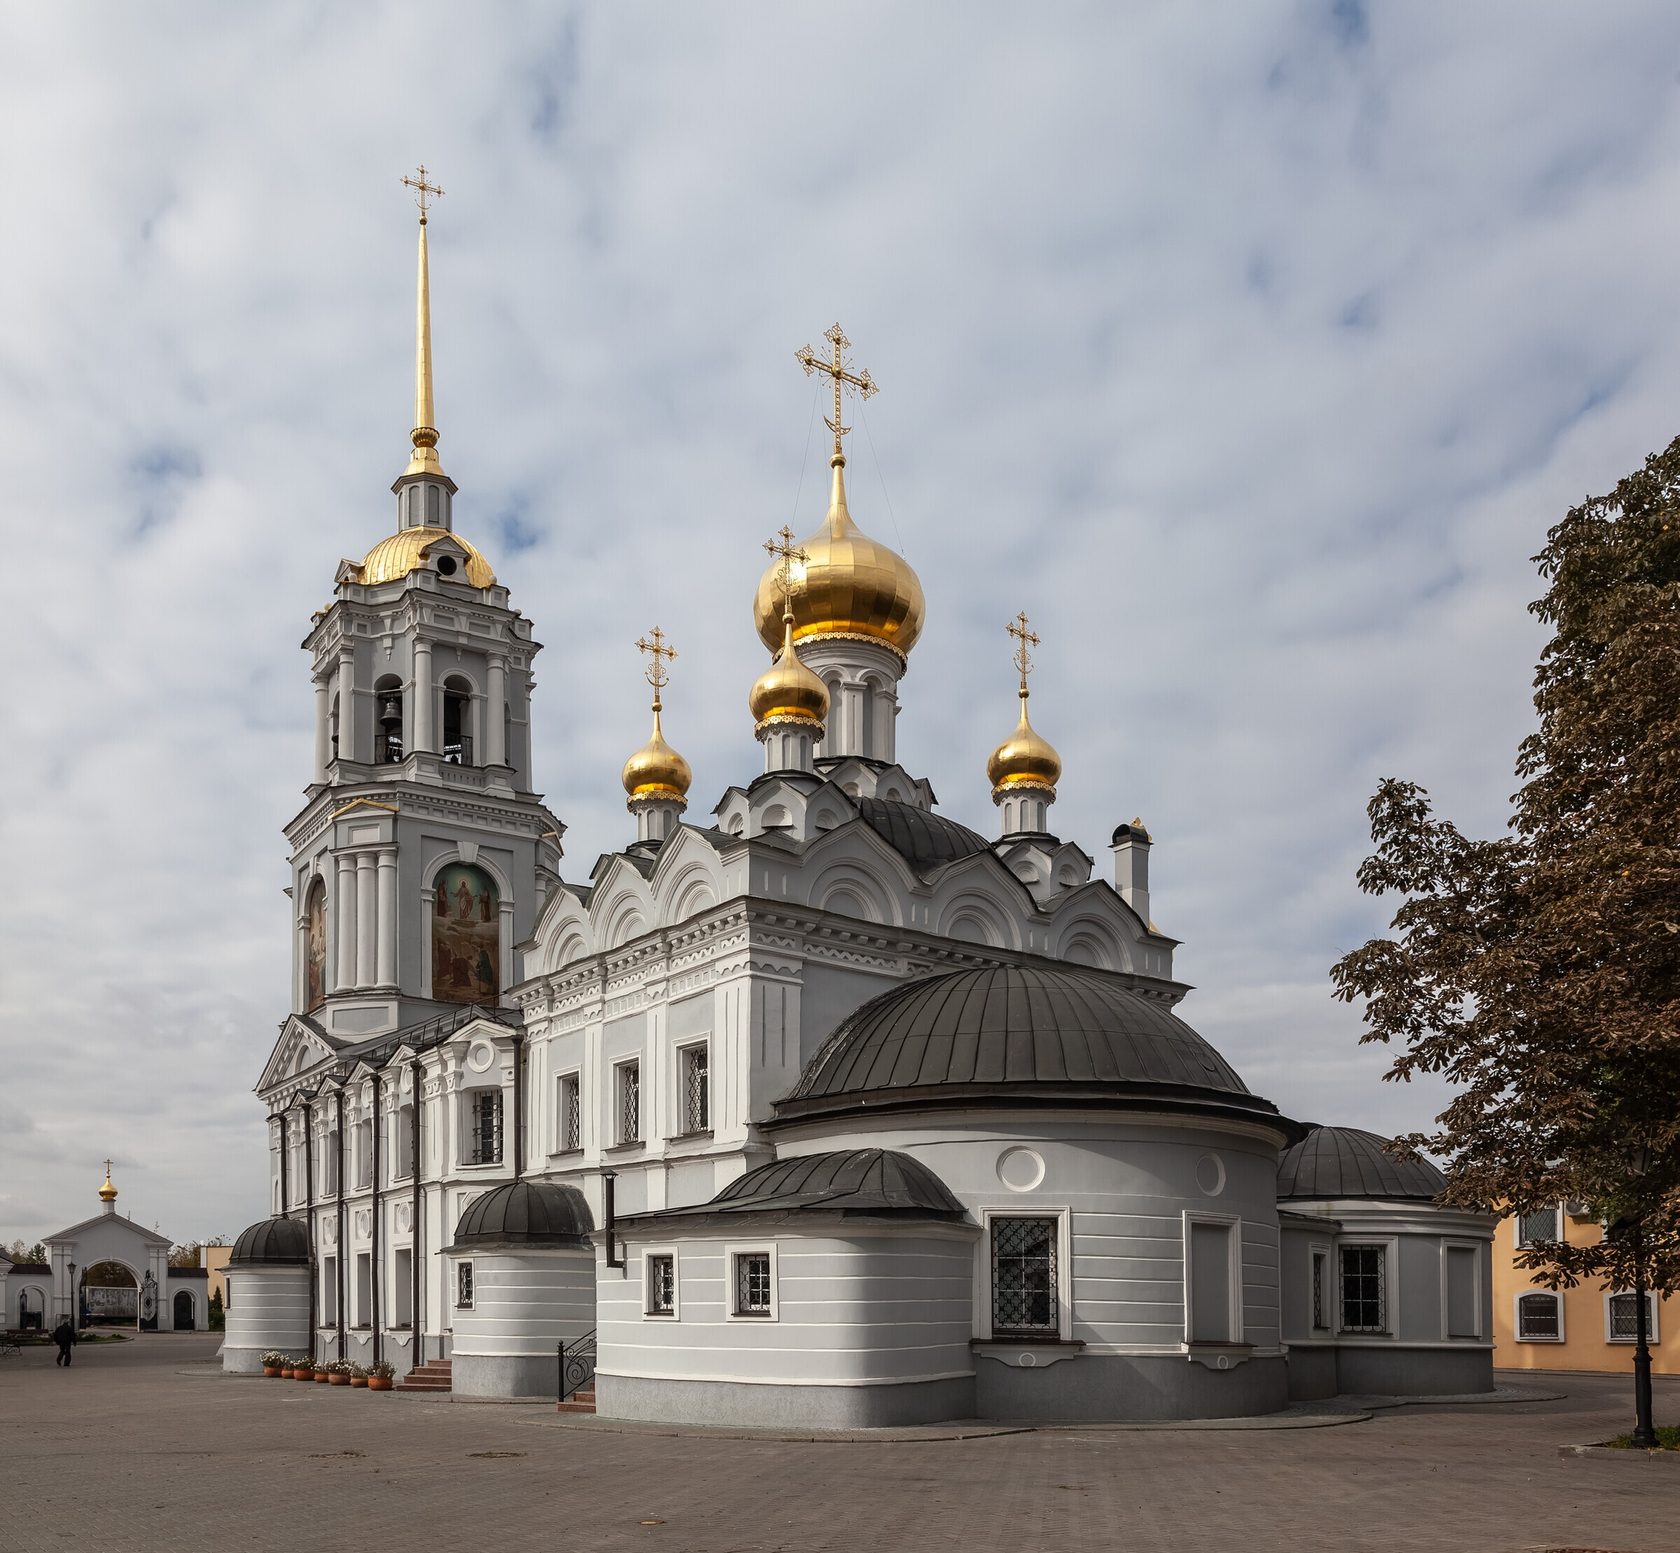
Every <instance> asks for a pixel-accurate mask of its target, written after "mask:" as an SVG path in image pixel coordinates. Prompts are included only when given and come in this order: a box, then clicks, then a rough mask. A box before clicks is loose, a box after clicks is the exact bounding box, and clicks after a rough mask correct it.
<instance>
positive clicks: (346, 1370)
mask: <svg viewBox="0 0 1680 1553" xmlns="http://www.w3.org/2000/svg"><path fill="white" fill-rule="evenodd" d="M327 1380H328V1381H329V1382H330V1383H331V1384H332V1385H334V1386H348V1385H349V1384H350V1361H349V1360H348V1359H334V1360H333V1362H332V1363H331V1364H329V1365H328V1366H327Z"/></svg>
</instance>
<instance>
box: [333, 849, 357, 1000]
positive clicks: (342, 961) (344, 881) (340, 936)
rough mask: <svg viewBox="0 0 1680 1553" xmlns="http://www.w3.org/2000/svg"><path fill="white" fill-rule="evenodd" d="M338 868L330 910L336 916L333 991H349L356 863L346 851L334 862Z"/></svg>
mask: <svg viewBox="0 0 1680 1553" xmlns="http://www.w3.org/2000/svg"><path fill="white" fill-rule="evenodd" d="M333 861H334V863H335V864H336V865H337V875H338V876H337V878H336V880H335V881H334V885H335V888H334V890H333V902H332V905H333V910H334V911H336V912H337V913H338V933H337V935H336V938H337V943H336V945H335V953H334V955H333V991H334V992H350V991H353V990H354V989H355V986H356V860H355V859H354V858H353V857H351V856H350V855H349V854H348V853H346V852H340V853H339V854H338V856H337V857H336V858H334V859H333Z"/></svg>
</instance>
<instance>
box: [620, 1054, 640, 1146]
mask: <svg viewBox="0 0 1680 1553" xmlns="http://www.w3.org/2000/svg"><path fill="white" fill-rule="evenodd" d="M641 1136H642V1065H641V1063H639V1062H624V1063H620V1064H619V1068H618V1141H619V1142H620V1143H636V1142H639V1141H640V1139H641Z"/></svg>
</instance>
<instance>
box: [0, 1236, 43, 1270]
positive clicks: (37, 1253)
mask: <svg viewBox="0 0 1680 1553" xmlns="http://www.w3.org/2000/svg"><path fill="white" fill-rule="evenodd" d="M0 1251H4V1252H5V1253H6V1260H7V1261H8V1262H11V1263H12V1264H14V1265H16V1264H17V1263H20V1262H44V1261H46V1260H47V1248H46V1247H45V1246H43V1245H42V1244H41V1242H40V1241H38V1240H37V1241H36V1242H35V1244H34V1245H32V1246H30V1245H25V1244H24V1243H23V1241H21V1240H14V1241H13V1242H12V1243H11V1244H10V1245H7V1246H0Z"/></svg>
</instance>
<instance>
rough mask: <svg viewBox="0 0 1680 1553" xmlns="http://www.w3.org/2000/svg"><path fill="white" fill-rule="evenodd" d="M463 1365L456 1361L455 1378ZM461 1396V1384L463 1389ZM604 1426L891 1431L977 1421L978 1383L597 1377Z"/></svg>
mask: <svg viewBox="0 0 1680 1553" xmlns="http://www.w3.org/2000/svg"><path fill="white" fill-rule="evenodd" d="M462 1362H463V1361H462V1360H460V1359H457V1360H456V1361H455V1372H454V1373H455V1375H456V1376H459V1375H460V1373H461V1364H462ZM456 1385H457V1389H459V1381H458V1380H457V1382H456ZM595 1411H596V1413H597V1415H598V1416H600V1417H603V1418H634V1419H643V1420H647V1421H650V1422H656V1423H671V1424H726V1425H734V1426H737V1427H741V1428H757V1429H886V1428H893V1427H896V1426H902V1425H906V1424H932V1423H942V1422H944V1421H946V1420H948V1419H953V1418H973V1417H974V1416H975V1412H974V1382H973V1380H971V1379H969V1378H967V1377H958V1378H956V1379H953V1380H931V1381H918V1382H913V1383H910V1384H906V1385H901V1386H752V1385H740V1384H738V1383H735V1382H732V1381H705V1380H644V1379H641V1378H639V1377H633V1376H627V1375H597V1376H596V1377H595Z"/></svg>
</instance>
